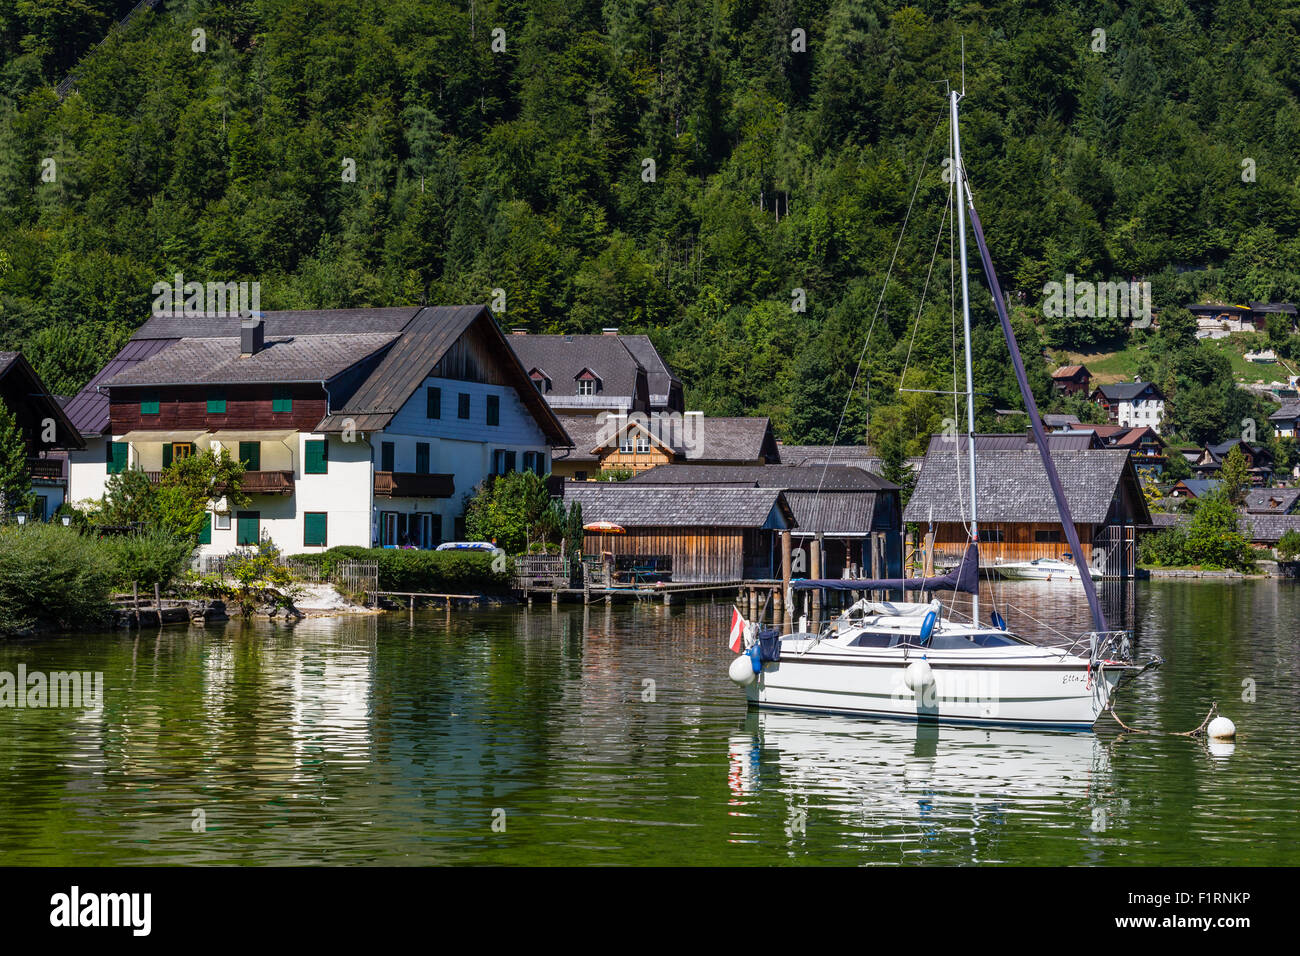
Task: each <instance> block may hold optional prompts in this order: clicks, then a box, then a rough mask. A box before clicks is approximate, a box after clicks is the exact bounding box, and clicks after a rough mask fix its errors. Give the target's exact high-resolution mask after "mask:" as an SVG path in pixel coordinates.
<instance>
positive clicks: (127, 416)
mask: <svg viewBox="0 0 1300 956" xmlns="http://www.w3.org/2000/svg"><path fill="white" fill-rule="evenodd" d="M68 412H69V417H70V418H71V419H72V421H73V422H74V423H78V427H79V429H81V430H82V434H83V435H84V436H85V438H86V440H87V448H86V450H85V451H83V452H73V453H72V460H71V487H70V489H69V493H70V496H71V497H72V498H73V500H75V501H80V500H84V499H94V498H99V497H101V496H102V495H103V494H104V489H105V484H106V482H107V480H108V476H109V475H110V474H112V473H114V472H117V471H121V470H123V469H125V468H140V469H143V470H144V471H146V472H148V473H150V474H151V475H152V476H160V475H161V473H162V471H163V469H165V468H166V467H168V466H169V465H170V464H171V463H172V462H173V461H174V460H176V459H177V458H178V457H181V456H185V455H192V454H196V453H201V452H203V451H205V450H207V449H209V448H218V447H220V448H224V449H226V450H227V451H229V452H230V453H231V456H232V457H235V458H238V459H239V460H240V461H242V462H243V464H244V467H245V475H244V483H243V491H244V493H245V494H246V495H248V496H249V499H250V501H249V503H248V504H247V505H246V506H243V507H236V508H235V509H234V510H233V512H232V511H231V510H228V509H224V508H221V507H220V506H219V507H218V508H217V510H216V511H214V512H213V513H212V514H211V516H210V518H209V522H208V526H207V527H206V528H205V529H204V531H203V533H202V535H201V537H200V546H201V550H202V551H203V552H204V553H210V554H223V553H226V552H228V551H231V550H233V549H234V548H236V547H240V546H247V545H251V544H255V543H256V542H257V541H258V540H259V539H260V538H261V537H262V536H263V535H265V536H268V537H270V538H271V540H272V541H274V542H275V543H276V544H277V545H278V546H279V547H280V548H281V549H282V550H283V551H285V552H287V553H300V552H304V551H306V552H310V551H319V550H323V549H325V548H327V547H332V546H334V545H344V544H347V545H361V546H373V545H377V546H385V547H390V546H391V547H402V546H414V547H419V548H431V547H436V546H437V545H438V544H439V543H441V542H443V541H448V540H452V539H453V538H460V537H463V536H464V530H463V522H464V499H465V496H466V495H468V494H469V493H470V492H472V491H473V489H474V488H475V486H476V485H478V484H479V483H480V482H482V481H483V480H484V479H485V478H487V477H488V476H490V475H494V474H502V473H505V472H508V471H514V470H522V469H528V470H532V471H536V472H537V473H539V474H545V473H546V472H547V471H549V468H550V448H551V446H553V445H561V446H567V445H568V444H569V443H570V442H569V438H568V436H567V435H566V433H565V431H564V428H563V427H562V426H561V425H560V423H559V421H558V419H557V418H556V417H555V415H554V413H553V412H552V411H551V409H550V407H549V406H548V405H547V404H546V401H545V400H544V399H543V398H542V396H541V395H539V394H538V392H537V390H536V388H535V387H534V386H533V385H532V383H531V381H530V380H529V378H528V374H527V371H526V370H525V369H524V368H523V366H522V365H520V363H519V361H518V359H516V358H515V354H514V352H513V351H512V350H511V349H510V347H509V345H508V344H507V343H506V340H505V337H504V336H503V335H502V333H501V330H500V328H499V327H498V326H497V324H496V321H495V320H494V319H493V317H492V315H491V313H490V312H489V311H488V310H487V308H486V307H484V306H479V305H467V306H452V307H407V308H385V309H347V310H330V311H311V312H267V313H264V314H263V315H262V316H261V317H260V318H255V319H243V320H241V319H240V318H238V317H236V316H228V317H227V316H221V317H218V316H211V315H208V316H187V317H178V318H158V317H155V318H151V319H150V320H149V321H147V322H146V323H145V324H144V325H143V326H142V327H141V328H140V330H139V331H138V332H136V334H135V335H134V336H133V337H132V339H131V340H130V341H129V342H128V343H127V345H126V347H125V348H123V349H122V351H121V352H120V353H119V354H118V355H117V357H115V358H114V359H113V360H112V361H111V362H109V364H108V365H107V366H106V367H105V368H104V369H103V370H102V371H101V372H100V373H99V375H97V376H96V377H95V378H94V379H93V380H92V381H91V382H90V384H89V385H87V386H86V388H84V389H82V391H81V392H80V393H79V394H78V395H77V396H76V397H75V398H74V399H73V400H72V401H71V402H69V404H68Z"/></svg>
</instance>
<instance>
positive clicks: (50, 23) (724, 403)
mask: <svg viewBox="0 0 1300 956" xmlns="http://www.w3.org/2000/svg"><path fill="white" fill-rule="evenodd" d="M131 6H132V4H131V3H130V2H107V0H0V323H2V329H3V333H2V335H0V348H21V349H22V350H23V351H25V352H26V353H27V354H28V355H29V356H30V358H31V360H32V361H33V364H35V366H36V367H37V369H38V370H39V371H40V373H41V374H42V375H43V376H44V377H45V379H46V381H47V382H48V383H49V384H50V385H51V386H52V387H53V388H54V389H55V390H57V391H60V392H70V391H72V390H74V389H76V388H78V387H79V386H80V385H82V384H83V383H84V382H85V381H86V380H87V379H88V378H89V377H90V376H91V375H92V374H93V373H94V371H96V370H97V368H98V367H99V366H100V365H101V364H102V363H103V361H104V360H105V359H106V358H107V357H108V356H110V355H111V354H112V353H113V352H114V351H115V350H116V349H117V348H118V347H119V345H120V343H121V342H122V341H123V340H124V338H125V337H126V336H127V335H129V334H130V332H131V331H132V329H133V328H134V327H136V326H137V325H139V324H140V323H141V322H142V321H143V320H144V318H145V317H146V316H147V314H148V310H149V306H150V302H151V300H152V294H151V287H152V286H153V284H154V283H155V282H158V281H160V280H164V281H169V280H170V278H171V277H172V276H173V274H175V273H177V272H181V273H183V274H184V275H185V277H186V278H187V279H193V280H198V281H222V282H226V281H238V280H256V281H260V282H261V305H262V307H263V308H264V309H276V308H328V307H349V306H360V305H388V304H400V303H416V302H428V303H455V302H471V301H473V302H486V301H489V299H490V297H491V290H492V289H494V288H501V289H504V290H505V293H506V311H505V313H504V315H502V316H501V321H502V323H503V324H504V325H506V326H524V327H527V328H530V329H532V330H534V331H586V332H590V331H593V330H598V329H599V328H601V327H603V326H611V325H616V326H620V327H621V328H622V329H623V330H624V331H629V332H631V331H647V332H649V333H650V334H651V335H652V337H653V338H654V340H655V341H656V342H657V343H658V344H659V346H660V348H661V350H662V351H663V352H664V353H665V355H666V357H667V358H668V360H669V361H670V363H671V364H672V365H673V366H674V367H675V368H676V369H677V370H678V372H679V373H680V374H681V376H682V377H683V379H684V381H685V382H686V385H687V400H688V404H689V405H690V406H691V407H693V408H702V409H704V410H706V411H707V412H709V413H712V414H720V415H734V414H744V413H756V414H767V415H770V416H771V417H772V418H773V420H774V422H775V423H776V426H777V430H778V434H779V435H780V436H782V437H785V438H788V439H792V440H796V441H811V442H817V441H827V440H830V438H831V437H832V435H833V434H834V433H835V430H836V425H837V422H838V419H839V414H840V410H841V406H842V405H843V402H844V396H845V394H846V393H847V390H848V386H849V380H850V378H851V377H852V374H853V370H854V367H855V364H856V362H857V358H858V354H859V351H860V350H861V349H862V347H863V342H864V338H865V336H866V333H867V328H868V326H869V325H870V324H871V321H872V317H873V315H875V313H876V303H877V301H878V299H879V298H880V296H881V286H882V282H883V279H884V276H885V273H886V270H887V269H888V267H889V263H890V260H891V256H892V254H893V251H894V243H895V240H896V237H897V235H898V228H899V225H900V223H901V222H902V220H903V217H904V215H905V213H906V212H907V210H908V207H909V200H910V199H911V197H912V193H913V189H914V188H915V187H916V184H917V183H918V177H919V183H920V186H919V189H917V195H916V200H915V209H914V210H913V212H912V218H911V223H910V226H909V229H908V231H907V234H906V237H905V239H904V242H903V245H902V247H901V249H900V250H899V253H898V261H897V264H896V265H895V267H894V272H893V280H892V281H891V282H890V284H889V287H888V290H887V292H886V294H885V296H884V304H883V308H882V312H881V318H880V319H879V321H878V322H877V324H876V327H875V329H874V331H873V333H872V341H871V345H870V348H869V349H868V350H867V360H868V361H867V365H866V368H865V370H864V374H863V379H862V382H861V386H862V387H861V388H860V389H859V390H858V391H857V393H856V394H855V401H854V403H853V404H852V407H851V408H850V414H849V415H848V416H847V418H846V422H845V430H844V432H843V434H842V435H841V441H846V440H847V441H861V440H863V439H864V438H865V437H866V436H867V430H868V425H870V426H871V430H872V431H871V438H872V440H873V441H876V442H881V443H885V444H889V445H891V446H899V445H902V446H908V447H910V449H911V450H917V449H918V448H919V447H921V446H923V443H924V437H925V436H926V435H928V433H929V432H930V430H932V429H935V428H937V427H938V426H939V423H940V421H941V420H942V418H943V417H944V416H945V399H943V398H942V397H938V396H933V395H926V394H923V393H919V392H905V393H900V392H899V391H898V388H899V385H900V377H901V373H902V370H903V368H904V365H905V363H906V364H908V367H909V368H910V371H909V373H908V381H907V383H906V384H907V385H908V387H911V388H933V389H944V388H951V382H952V354H951V349H952V333H951V324H950V312H949V303H948V298H947V291H948V282H949V271H948V270H949V264H948V261H947V258H946V257H947V246H948V242H947V239H946V238H944V239H943V241H942V242H941V243H940V245H939V257H938V261H937V262H936V263H935V264H934V276H933V278H932V279H931V289H930V296H929V297H928V299H927V301H926V304H925V306H924V308H923V309H921V313H920V318H919V328H918V329H917V330H916V334H915V337H913V323H914V321H916V316H917V311H918V303H919V298H920V292H921V289H922V286H923V285H924V283H925V281H926V276H927V273H928V271H929V269H930V266H931V257H932V254H933V253H934V250H935V242H936V232H937V229H938V226H939V222H940V217H941V216H942V214H943V208H944V205H945V202H946V197H947V194H948V185H947V183H945V182H944V181H943V179H942V177H941V175H940V173H941V161H942V158H943V155H944V152H945V148H946V146H945V142H946V123H945V120H946V112H945V100H944V97H945V90H946V86H945V81H949V80H956V81H959V80H960V75H961V53H960V51H961V40H962V38H963V37H964V38H965V69H966V87H967V93H968V96H967V100H966V102H965V105H964V113H963V131H964V145H965V150H966V161H967V166H968V168H969V169H970V171H971V176H972V180H973V183H974V186H975V189H976V199H977V202H978V203H979V204H980V206H981V213H982V218H983V220H984V223H985V226H986V229H987V231H988V236H989V241H990V244H991V246H992V249H993V254H994V258H995V264H996V266H997V268H998V270H999V272H1000V273H1001V277H1002V281H1003V283H1004V286H1006V287H1007V288H1008V290H1009V291H1010V292H1011V294H1012V297H1013V301H1014V302H1017V303H1019V305H1018V307H1017V310H1016V320H1017V325H1018V328H1019V330H1020V333H1021V334H1022V335H1023V340H1022V342H1023V346H1024V348H1025V349H1026V351H1027V354H1028V355H1030V356H1031V361H1030V365H1031V369H1032V371H1033V374H1034V379H1035V386H1036V388H1038V389H1039V390H1040V394H1041V397H1042V398H1043V399H1044V400H1046V399H1047V398H1048V393H1049V389H1048V384H1047V383H1048V379H1047V368H1046V365H1045V364H1044V363H1042V362H1041V361H1038V360H1036V359H1033V358H1032V357H1033V356H1035V355H1037V354H1038V352H1039V350H1040V349H1041V348H1042V347H1043V346H1044V345H1048V346H1054V347H1062V348H1075V349H1077V348H1087V347H1092V346H1100V345H1106V344H1108V343H1111V342H1114V341H1115V340H1116V339H1117V338H1120V337H1122V336H1123V335H1125V330H1124V326H1123V323H1122V322H1119V321H1114V320H1110V321H1106V320H1096V321H1084V322H1080V321H1077V320H1069V319H1062V320H1049V321H1044V320H1043V318H1042V315H1041V311H1040V309H1039V305H1040V300H1041V298H1042V286H1043V283H1044V282H1046V281H1049V280H1057V281H1059V280H1061V279H1062V278H1063V277H1064V275H1065V274H1066V273H1073V274H1074V275H1076V276H1078V277H1080V278H1087V279H1089V280H1091V281H1098V280H1107V279H1117V280H1119V279H1122V280H1129V279H1134V278H1146V279H1149V280H1150V281H1151V282H1152V284H1153V289H1154V302H1155V306H1156V308H1157V309H1169V308H1170V307H1173V306H1177V305H1179V304H1181V303H1183V302H1187V301H1189V300H1191V299H1193V298H1201V297H1219V298H1222V299H1223V300H1226V301H1242V300H1247V299H1270V298H1272V299H1291V300H1300V238H1298V237H1297V224H1300V165H1298V158H1297V146H1298V145H1300V103H1297V93H1298V92H1300V69H1298V68H1297V64H1300V38H1298V36H1297V30H1298V26H1297V25H1298V24H1300V6H1296V5H1292V4H1288V3H1285V2H1281V0H1261V2H1252V3H1247V2H1244V0H1232V2H1226V3H1214V2H1208V0H1198V2H1177V0H1164V2H1145V3H1144V2H1138V3H1131V4H1123V5H1121V4H1118V3H1091V2H1083V3H1080V2H1075V0H1059V2H1039V3H1023V2H1010V0H990V2H987V3H958V2H948V3H939V2H929V3H926V2H921V3H915V4H912V5H900V4H891V3H883V2H871V0H750V2H746V0H731V2H707V0H659V2H651V0H605V2H598V0H585V2H584V0H533V2H527V3H522V2H521V3H509V2H501V3H493V2H484V0H462V2H454V3H452V2H444V0H248V2H237V0H232V2H204V0H167V2H164V4H163V5H162V6H161V7H160V8H159V9H158V10H156V11H153V12H151V13H146V14H144V15H142V16H141V17H139V18H138V19H137V21H136V22H135V23H133V24H132V26H131V27H130V29H128V30H123V31H114V32H113V33H112V35H110V36H109V38H108V39H107V41H106V42H104V43H103V44H102V45H101V46H99V47H98V48H97V49H95V50H94V52H93V53H92V52H90V51H91V49H92V48H93V47H94V46H95V44H96V43H97V42H98V41H99V40H100V39H101V38H102V37H104V36H105V35H106V34H108V32H109V31H108V27H109V25H110V23H111V22H112V21H113V20H114V19H116V18H118V17H120V16H121V15H123V14H124V13H125V12H126V11H127V10H129V9H130V7H131ZM196 30H202V31H203V33H202V35H201V36H202V39H203V43H202V44H199V43H198V41H196V34H195V31H196ZM795 30H800V31H803V35H805V36H806V50H798V49H792V47H798V46H800V43H799V35H798V34H793V35H792V31H795ZM1098 30H1104V31H1105V37H1104V44H1103V46H1104V50H1100V49H1098V48H1097V47H1098V43H1097V40H1098V34H1097V33H1096V32H1095V31H1098ZM498 31H501V32H498ZM494 42H495V43H496V45H497V46H498V47H500V46H502V45H504V50H494V49H493V45H494ZM197 45H202V46H204V47H205V49H203V50H202V51H201V52H197V51H196V50H195V47H196V46H197ZM74 70H75V72H76V73H77V74H78V81H77V83H76V89H75V92H73V93H72V94H71V95H69V96H67V97H66V98H65V99H63V100H62V101H61V100H60V99H59V98H58V96H57V95H56V93H55V90H54V86H55V84H57V83H58V82H59V80H61V79H62V78H63V77H64V76H65V75H66V74H67V73H69V72H71V71H74ZM48 159H52V160H53V161H54V162H53V164H49V163H47V162H46V160H48ZM647 159H650V160H653V162H654V176H653V178H652V179H650V177H649V176H648V170H647V165H646V163H645V160H647ZM348 160H353V161H354V162H355V181H349V180H348V177H347V175H346V173H347V168H348V163H347V161H348ZM1245 160H1251V161H1252V162H1251V163H1250V164H1249V168H1250V169H1251V170H1253V175H1252V176H1243V171H1244V170H1245V169H1246V168H1247V167H1246V166H1245V165H1243V164H1244V161H1245ZM923 164H924V174H923V175H922V170H923ZM51 168H52V169H53V170H54V171H55V174H54V176H53V177H52V179H51V178H50V176H49V173H48V170H50V169H51ZM647 180H649V181H647ZM973 258H974V257H973ZM795 289H802V290H804V293H805V295H806V311H803V312H798V311H793V310H792V308H791V303H792V301H793V300H792V295H793V293H792V290H795ZM979 304H980V308H978V309H977V310H976V319H977V322H978V330H977V335H976V338H977V351H978V355H977V364H976V374H977V378H978V384H979V386H980V388H981V390H982V391H984V392H987V393H989V394H988V395H986V396H985V397H984V398H982V399H981V409H980V411H981V416H982V420H983V424H984V425H986V426H989V427H991V426H992V414H991V412H992V409H993V408H994V407H1002V406H1011V407H1016V406H1018V405H1019V400H1018V398H1017V397H1015V394H1014V383H1013V382H1011V380H1010V379H1009V372H1008V365H1007V361H1006V357H1005V349H1004V347H1003V346H1002V343H1001V341H1000V335H999V333H998V330H997V327H996V322H995V319H994V316H993V312H992V309H991V304H990V302H989V300H988V297H987V295H986V294H983V295H982V298H981V299H980V302H979ZM1170 327H1171V330H1170V331H1168V332H1166V331H1164V330H1162V331H1161V332H1160V333H1158V334H1153V335H1150V336H1149V341H1150V346H1151V349H1150V356H1149V358H1148V359H1147V367H1146V368H1145V372H1146V374H1147V375H1149V376H1151V377H1153V378H1154V379H1155V380H1156V381H1158V382H1161V383H1162V384H1164V385H1166V387H1168V388H1171V389H1173V390H1174V392H1175V397H1174V401H1173V409H1174V416H1175V424H1176V425H1177V426H1178V428H1179V430H1180V431H1181V432H1182V433H1183V434H1184V436H1185V437H1192V438H1195V439H1197V440H1203V439H1205V438H1217V437H1219V436H1220V433H1223V432H1224V431H1225V430H1232V429H1235V428H1236V427H1237V426H1236V422H1238V421H1239V420H1240V419H1241V418H1242V417H1243V416H1244V415H1256V416H1258V415H1262V414H1266V412H1267V409H1265V408H1263V407H1262V406H1259V405H1258V404H1256V400H1254V399H1251V398H1249V397H1248V396H1247V395H1246V394H1245V393H1244V392H1241V391H1239V390H1237V389H1235V388H1233V387H1232V384H1231V374H1230V371H1229V370H1228V369H1227V367H1226V359H1223V358H1222V356H1215V355H1211V354H1209V353H1208V351H1207V350H1206V349H1204V348H1202V347H1201V346H1199V345H1197V344H1196V343H1195V342H1194V341H1193V340H1192V339H1191V338H1190V332H1189V331H1188V330H1187V328H1186V326H1185V324H1183V323H1182V322H1174V323H1171V324H1170ZM1278 344H1279V345H1280V346H1281V347H1282V348H1284V349H1289V348H1290V346H1291V342H1290V341H1289V340H1288V341H1284V342H1279V343H1278ZM909 349H910V363H909V360H908V355H909ZM946 414H947V415H951V414H952V407H951V404H948V405H947V409H946Z"/></svg>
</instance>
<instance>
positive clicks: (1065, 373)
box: [1052, 365, 1087, 378]
mask: <svg viewBox="0 0 1300 956" xmlns="http://www.w3.org/2000/svg"><path fill="white" fill-rule="evenodd" d="M1085 371H1087V369H1086V368H1085V367H1084V366H1082V365H1062V366H1061V367H1060V368H1058V369H1057V370H1056V371H1055V372H1053V373H1052V378H1073V377H1074V376H1075V375H1078V374H1079V373H1080V372H1085Z"/></svg>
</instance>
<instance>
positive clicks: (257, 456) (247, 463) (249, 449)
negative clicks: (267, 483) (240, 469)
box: [239, 441, 262, 471]
mask: <svg viewBox="0 0 1300 956" xmlns="http://www.w3.org/2000/svg"><path fill="white" fill-rule="evenodd" d="M239 460H240V461H241V462H243V465H244V468H245V470H247V471H261V470H262V443H261V442H260V441H241V442H240V443H239Z"/></svg>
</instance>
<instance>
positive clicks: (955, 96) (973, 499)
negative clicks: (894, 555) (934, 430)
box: [949, 90, 980, 624]
mask: <svg viewBox="0 0 1300 956" xmlns="http://www.w3.org/2000/svg"><path fill="white" fill-rule="evenodd" d="M961 95H962V94H961V93H958V92H957V91H956V90H952V91H951V92H950V93H949V97H950V98H951V110H952V164H953V170H952V173H953V182H954V183H955V184H956V187H957V202H956V206H957V235H958V237H959V240H958V243H959V245H960V247H961V323H962V332H963V334H964V335H965V344H966V453H967V458H968V459H969V463H970V537H971V541H973V542H974V543H975V545H976V546H977V547H978V545H979V540H980V525H979V495H978V493H977V490H976V487H975V380H974V378H973V377H972V375H971V357H970V356H971V348H970V280H969V278H968V276H967V272H966V204H965V203H963V202H962V198H963V197H962V193H963V192H964V191H965V180H966V172H965V170H964V168H963V167H962V164H961V135H960V133H958V131H957V101H958V100H959V99H961ZM978 577H979V576H978V573H977V574H976V579H977V580H978ZM971 619H972V620H973V621H974V622H975V623H976V624H979V621H980V595H979V587H978V586H977V587H976V588H975V593H974V594H973V595H971Z"/></svg>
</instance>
